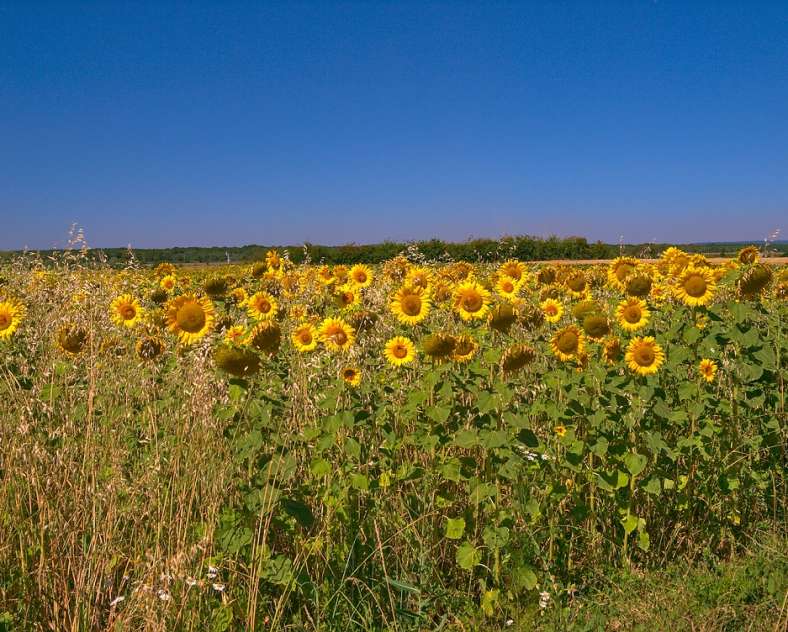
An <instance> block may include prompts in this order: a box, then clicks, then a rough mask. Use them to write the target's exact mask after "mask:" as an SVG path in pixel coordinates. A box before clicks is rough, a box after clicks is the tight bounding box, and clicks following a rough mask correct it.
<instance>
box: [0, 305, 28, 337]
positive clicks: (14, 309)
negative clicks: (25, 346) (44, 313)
mask: <svg viewBox="0 0 788 632" xmlns="http://www.w3.org/2000/svg"><path fill="white" fill-rule="evenodd" d="M26 313H27V310H26V309H25V306H24V305H22V303H20V302H19V301H16V300H14V299H9V300H6V301H2V302H0V340H8V339H9V338H10V337H11V336H12V335H13V334H14V332H15V331H16V330H17V329H18V328H19V325H20V324H21V323H22V321H23V320H24V318H25V314H26Z"/></svg>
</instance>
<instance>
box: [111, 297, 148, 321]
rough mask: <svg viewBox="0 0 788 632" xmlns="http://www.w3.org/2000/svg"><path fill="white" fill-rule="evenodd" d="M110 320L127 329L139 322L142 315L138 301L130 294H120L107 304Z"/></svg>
mask: <svg viewBox="0 0 788 632" xmlns="http://www.w3.org/2000/svg"><path fill="white" fill-rule="evenodd" d="M109 315H110V318H111V319H112V322H113V323H115V324H116V325H119V326H121V327H128V328H129V329H130V328H132V327H134V326H136V325H137V324H139V322H140V321H141V320H142V317H143V315H144V311H143V309H142V306H141V305H140V302H139V301H138V300H137V299H136V298H134V297H133V296H132V295H131V294H122V295H120V296H118V297H117V298H116V299H115V300H113V301H112V303H110V305H109Z"/></svg>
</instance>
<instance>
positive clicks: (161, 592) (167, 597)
mask: <svg viewBox="0 0 788 632" xmlns="http://www.w3.org/2000/svg"><path fill="white" fill-rule="evenodd" d="M156 594H157V595H158V596H159V599H161V600H162V601H169V600H170V599H172V597H171V596H170V593H168V592H167V591H166V590H164V589H163V588H162V589H161V590H159V592H158V593H156Z"/></svg>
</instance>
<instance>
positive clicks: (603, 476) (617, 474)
mask: <svg viewBox="0 0 788 632" xmlns="http://www.w3.org/2000/svg"><path fill="white" fill-rule="evenodd" d="M596 477H597V483H598V485H599V486H600V487H601V488H602V489H606V490H607V491H609V492H613V491H615V490H617V489H621V488H622V487H626V486H627V483H629V476H627V474H626V473H624V472H622V471H621V470H613V471H612V472H601V473H600V472H597V473H596Z"/></svg>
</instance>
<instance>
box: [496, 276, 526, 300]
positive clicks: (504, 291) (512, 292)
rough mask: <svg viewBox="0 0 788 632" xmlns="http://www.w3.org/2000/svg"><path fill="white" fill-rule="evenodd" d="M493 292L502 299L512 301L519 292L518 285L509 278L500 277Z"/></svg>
mask: <svg viewBox="0 0 788 632" xmlns="http://www.w3.org/2000/svg"><path fill="white" fill-rule="evenodd" d="M495 291H496V292H498V294H500V295H501V296H503V297H504V298H508V299H513V298H514V297H516V296H517V293H518V292H519V291H520V283H519V282H518V281H515V280H514V279H513V278H511V277H508V276H505V275H500V276H499V277H498V281H497V282H496V283H495Z"/></svg>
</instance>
